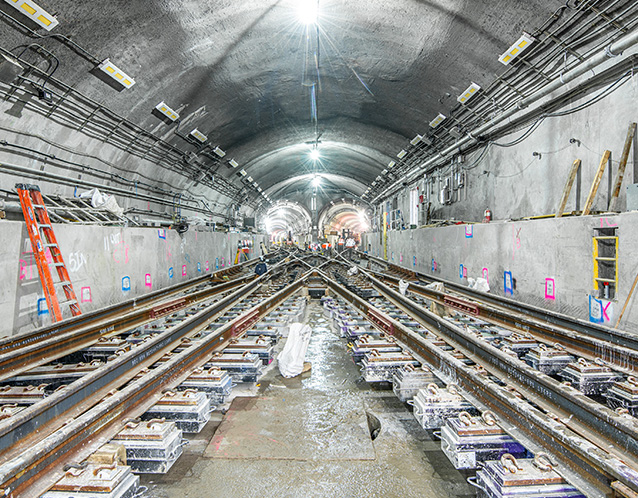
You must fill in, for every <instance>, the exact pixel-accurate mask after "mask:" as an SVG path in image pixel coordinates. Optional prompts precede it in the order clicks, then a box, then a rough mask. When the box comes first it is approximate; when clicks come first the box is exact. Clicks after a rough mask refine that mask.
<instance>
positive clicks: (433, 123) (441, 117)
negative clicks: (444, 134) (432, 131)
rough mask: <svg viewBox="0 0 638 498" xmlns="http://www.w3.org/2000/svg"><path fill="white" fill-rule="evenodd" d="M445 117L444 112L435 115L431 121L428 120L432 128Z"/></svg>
mask: <svg viewBox="0 0 638 498" xmlns="http://www.w3.org/2000/svg"><path fill="white" fill-rule="evenodd" d="M444 119H445V114H441V113H439V114H438V116H437V117H435V118H434V119H433V120H432V121H430V126H431V127H432V128H436V127H437V126H439V125H440V124H441V122H442V121H443V120H444Z"/></svg>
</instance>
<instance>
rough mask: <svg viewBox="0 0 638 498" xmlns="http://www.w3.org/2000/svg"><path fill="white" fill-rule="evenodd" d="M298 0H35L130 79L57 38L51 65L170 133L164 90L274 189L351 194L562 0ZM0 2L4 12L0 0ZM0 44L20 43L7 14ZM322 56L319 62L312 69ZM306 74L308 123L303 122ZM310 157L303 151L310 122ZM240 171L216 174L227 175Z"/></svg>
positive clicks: (491, 72)
mask: <svg viewBox="0 0 638 498" xmlns="http://www.w3.org/2000/svg"><path fill="white" fill-rule="evenodd" d="M299 1H300V0H243V1H237V0H207V1H205V0H204V1H202V0H197V1H196V0H110V1H108V2H104V1H98V0H91V1H89V0H85V1H82V2H77V1H71V0H38V3H39V4H40V5H41V6H42V7H43V8H45V9H46V10H48V11H49V12H51V13H57V16H58V20H59V22H60V25H59V26H58V27H57V28H56V29H55V33H60V34H65V35H68V36H71V37H72V39H73V40H74V41H75V42H76V43H78V44H79V45H81V46H82V47H83V48H85V49H86V50H87V51H88V52H90V53H91V54H95V57H97V58H98V59H100V60H101V59H104V58H107V57H109V58H110V59H111V60H112V61H113V62H114V63H115V64H117V65H118V66H119V67H121V68H122V69H123V70H125V71H126V72H128V73H129V74H131V75H132V76H133V77H134V78H135V80H136V84H135V86H134V87H132V88H131V89H129V90H125V91H122V92H119V93H118V92H116V91H114V90H113V89H111V88H110V87H108V86H107V85H105V84H104V83H102V82H100V81H99V80H98V79H97V78H95V77H94V76H92V75H91V74H89V70H91V68H92V67H93V65H92V64H91V63H90V62H88V61H87V60H86V59H84V58H82V57H80V56H79V55H78V54H77V53H76V52H73V51H72V50H70V49H69V48H68V47H67V46H65V45H63V44H60V43H59V42H58V41H56V40H54V39H44V40H41V41H40V42H39V43H41V44H42V45H44V46H46V47H47V48H48V49H50V50H51V51H53V52H54V53H55V54H56V55H57V56H58V58H59V59H60V60H61V65H60V68H59V69H58V70H57V72H56V74H55V76H56V77H57V78H59V79H61V80H62V81H65V82H67V83H69V84H73V85H74V86H75V87H76V88H77V89H78V90H80V91H82V92H84V93H86V94H87V95H89V96H91V97H93V98H95V99H96V100H98V101H100V102H103V103H104V104H105V105H106V106H108V107H109V108H111V109H113V110H114V111H116V112H118V113H121V114H122V115H124V116H125V117H127V118H129V119H130V120H132V121H134V122H136V123H139V124H141V125H143V127H144V128H145V129H147V130H149V131H154V132H156V133H158V134H159V135H161V136H163V137H164V138H166V139H167V140H169V141H171V142H172V143H175V144H176V145H179V146H183V145H184V142H183V141H182V140H181V139H180V138H179V137H176V136H175V134H174V132H173V130H174V128H175V125H173V126H168V125H166V124H160V123H159V121H158V120H157V118H155V117H153V116H152V115H151V113H150V111H151V110H152V109H153V108H154V107H155V105H156V104H157V103H159V102H160V101H162V100H163V101H165V102H166V103H168V104H169V105H170V106H172V107H173V108H174V109H176V110H178V111H179V112H180V113H181V115H182V124H181V126H182V127H183V128H182V129H183V130H184V131H186V132H188V131H189V130H190V129H192V128H195V127H197V128H198V129H199V130H200V131H202V132H203V133H205V134H206V135H207V136H208V137H209V139H210V140H211V142H212V143H214V144H216V145H217V144H218V145H219V146H221V148H223V149H224V150H226V151H227V153H228V155H227V156H226V158H225V159H230V158H234V159H235V160H236V161H237V162H238V163H239V164H240V167H239V168H237V170H239V169H241V168H244V169H245V170H246V172H247V173H248V175H250V176H252V178H253V179H254V180H255V181H256V182H257V183H258V184H259V185H260V186H261V187H262V188H263V189H264V190H265V191H266V192H268V193H269V194H270V196H271V197H272V199H273V200H276V199H281V198H288V199H290V200H297V201H300V202H302V203H307V201H308V194H309V191H310V187H309V184H310V179H311V178H312V176H313V174H315V173H319V174H320V175H325V177H324V180H325V181H324V182H323V184H322V188H321V190H322V196H321V199H320V202H319V204H320V205H322V204H324V203H325V202H326V201H328V200H330V199H331V198H341V197H344V196H350V195H360V194H361V193H362V192H363V191H364V190H365V189H366V187H367V185H368V184H369V183H371V182H372V181H373V180H374V178H375V177H376V176H377V175H378V174H379V173H380V171H381V170H383V169H384V168H385V166H386V165H387V163H388V161H390V160H391V159H392V158H394V157H395V156H396V153H397V151H398V150H400V149H401V148H402V147H403V146H404V145H405V143H406V141H407V140H409V139H410V138H412V137H413V136H414V135H415V134H417V133H419V132H421V133H422V132H424V131H425V130H426V128H427V123H428V122H429V121H430V120H431V119H432V118H433V117H434V116H436V114H437V113H439V112H445V111H446V110H447V109H449V108H451V107H453V105H454V104H456V99H455V97H456V95H458V94H460V93H461V92H462V91H463V90H464V89H465V88H466V87H467V86H468V85H469V83H470V81H474V82H476V83H478V84H480V85H482V86H483V85H487V84H488V83H490V82H491V81H492V80H494V78H495V75H496V74H498V73H500V72H502V71H503V66H502V65H501V64H500V63H499V62H498V60H497V59H498V56H499V55H500V54H501V53H502V52H503V51H504V50H506V49H507V48H508V47H509V46H510V44H511V43H512V42H513V41H515V40H516V39H517V38H518V37H519V36H520V34H521V32H522V31H523V30H533V29H534V28H535V27H537V26H538V25H540V24H542V22H543V21H544V20H546V19H547V18H548V17H549V16H550V15H551V13H552V12H553V11H555V10H556V8H558V7H560V6H561V5H563V3H564V2H562V1H558V0H528V1H525V2H522V1H520V0H489V1H488V0H391V1H388V0H385V1H380V0H375V1H370V0H319V9H320V11H319V12H320V13H319V23H318V26H319V29H318V33H319V35H318V40H319V44H318V56H317V58H316V59H315V57H314V51H315V44H316V36H317V34H316V31H315V28H314V27H313V26H310V27H309V26H307V25H304V24H302V23H300V22H299V20H298V17H297V10H296V7H297V4H298V3H299ZM0 9H2V10H3V11H4V12H7V13H9V14H11V15H14V16H15V15H16V13H15V10H13V9H12V8H11V7H10V6H8V5H6V4H4V3H3V4H2V5H1V6H0ZM0 29H1V32H2V33H3V40H4V41H3V43H2V45H3V47H4V48H8V49H11V48H13V47H16V46H18V45H20V44H24V43H27V42H29V41H30V40H28V38H27V37H25V36H24V35H22V34H20V33H19V32H17V31H16V30H14V29H12V28H11V27H10V26H9V24H8V23H7V22H6V21H5V22H4V23H3V24H2V25H1V26H0ZM315 61H317V62H318V71H316V70H313V69H314V68H315V66H316V62H315ZM311 83H315V84H316V86H315V87H314V88H315V89H316V92H315V94H316V101H315V102H316V107H315V109H316V113H317V114H316V115H317V118H318V119H317V123H316V125H315V123H314V122H313V121H312V112H313V111H312V110H313V104H312V102H313V101H312V98H311V97H312V92H313V87H312V86H311ZM317 131H318V133H321V138H320V140H321V142H320V143H318V148H319V150H320V153H321V160H320V161H319V162H317V163H316V164H315V163H314V162H312V161H310V160H309V159H308V152H309V150H310V148H311V147H312V145H311V144H308V143H306V142H312V141H313V140H315V139H316V137H317V136H316V132H317ZM237 170H233V169H231V168H230V167H225V166H222V167H221V168H220V170H219V171H218V172H217V174H221V175H224V176H225V177H227V178H229V179H232V180H233V181H234V182H237V183H239V182H240V181H241V179H240V178H239V176H238V175H237V174H236V173H237Z"/></svg>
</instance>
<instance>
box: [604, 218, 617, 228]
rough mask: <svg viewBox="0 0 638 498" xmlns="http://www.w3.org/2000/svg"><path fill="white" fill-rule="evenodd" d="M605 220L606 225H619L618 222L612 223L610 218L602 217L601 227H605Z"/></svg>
mask: <svg viewBox="0 0 638 498" xmlns="http://www.w3.org/2000/svg"><path fill="white" fill-rule="evenodd" d="M603 221H604V223H605V225H607V226H608V227H617V226H618V224H617V223H610V221H609V218H601V219H600V228H604V226H603Z"/></svg>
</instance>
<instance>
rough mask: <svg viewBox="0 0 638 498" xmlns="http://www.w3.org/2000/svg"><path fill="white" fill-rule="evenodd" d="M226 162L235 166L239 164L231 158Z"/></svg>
mask: <svg viewBox="0 0 638 498" xmlns="http://www.w3.org/2000/svg"><path fill="white" fill-rule="evenodd" d="M228 163H229V164H230V165H231V166H232V167H233V168H236V167H237V166H239V164H238V163H237V161H235V160H234V159H231V160H230V161H228Z"/></svg>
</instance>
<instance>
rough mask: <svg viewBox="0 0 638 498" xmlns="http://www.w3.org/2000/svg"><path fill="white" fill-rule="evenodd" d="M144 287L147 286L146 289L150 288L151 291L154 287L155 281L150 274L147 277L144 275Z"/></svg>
mask: <svg viewBox="0 0 638 498" xmlns="http://www.w3.org/2000/svg"><path fill="white" fill-rule="evenodd" d="M144 285H146V287H148V288H149V289H150V288H151V287H153V281H152V280H151V274H150V273H147V274H146V275H144Z"/></svg>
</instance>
